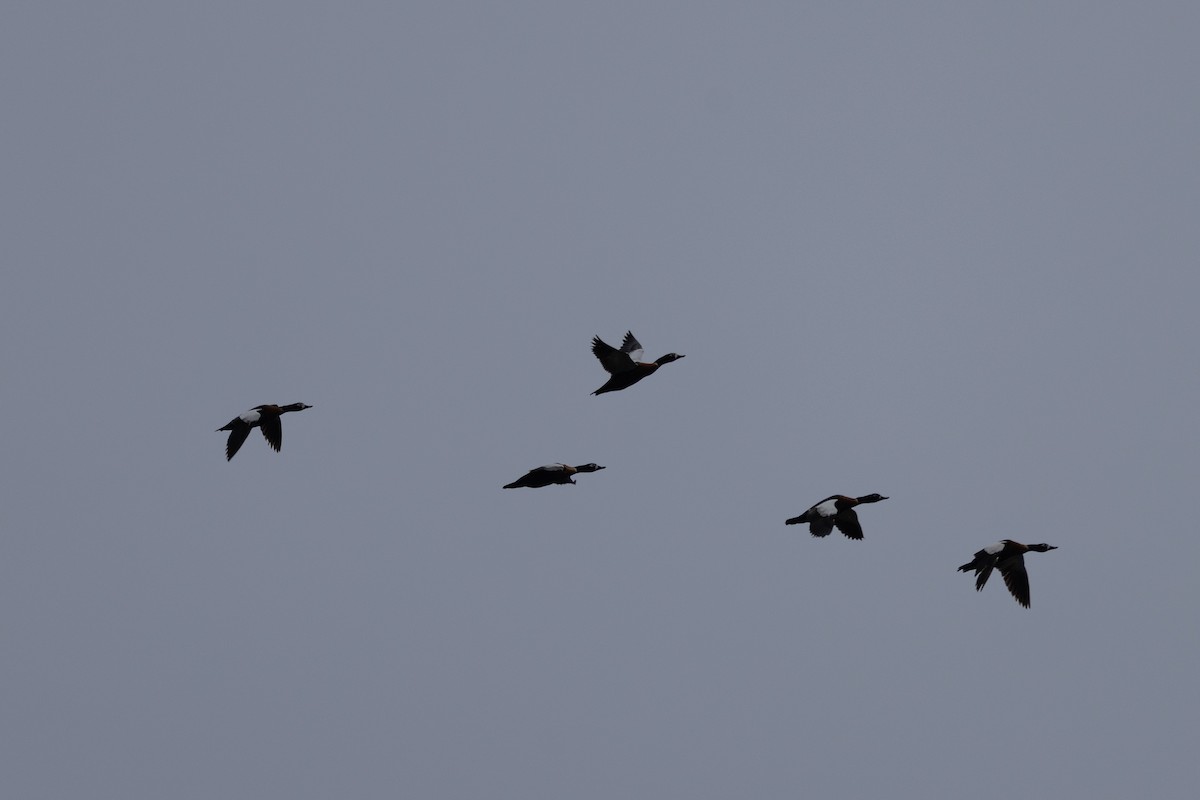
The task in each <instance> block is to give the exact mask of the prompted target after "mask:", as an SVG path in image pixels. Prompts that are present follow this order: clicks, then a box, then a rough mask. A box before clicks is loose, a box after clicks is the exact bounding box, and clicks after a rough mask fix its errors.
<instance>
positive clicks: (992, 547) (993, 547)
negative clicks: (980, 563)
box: [983, 542, 1004, 556]
mask: <svg viewBox="0 0 1200 800" xmlns="http://www.w3.org/2000/svg"><path fill="white" fill-rule="evenodd" d="M1003 549H1004V542H996V543H995V544H989V545H988V546H987V547H985V548H983V552H985V553H987V554H988V555H990V556H994V555H996V553H999V552H1000V551H1001V550H1003Z"/></svg>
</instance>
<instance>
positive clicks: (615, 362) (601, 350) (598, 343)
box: [592, 336, 636, 375]
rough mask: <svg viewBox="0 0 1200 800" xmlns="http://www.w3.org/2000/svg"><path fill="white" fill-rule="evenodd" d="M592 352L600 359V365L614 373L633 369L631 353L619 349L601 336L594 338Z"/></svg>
mask: <svg viewBox="0 0 1200 800" xmlns="http://www.w3.org/2000/svg"><path fill="white" fill-rule="evenodd" d="M635 344H636V342H635ZM592 353H593V354H594V355H595V356H596V358H597V359H599V360H600V366H602V367H604V369H605V370H606V371H607V372H609V373H610V374H612V375H616V374H617V373H619V372H628V371H629V370H631V369H633V359H632V358H630V357H629V353H626V352H624V351H622V350H618V349H617V348H615V347H613V346H612V345H610V344H608V343H607V342H605V341H604V340H603V339H601V338H600V337H599V336H597V337H595V338H594V339H592Z"/></svg>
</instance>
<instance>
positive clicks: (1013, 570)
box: [217, 331, 1058, 608]
mask: <svg viewBox="0 0 1200 800" xmlns="http://www.w3.org/2000/svg"><path fill="white" fill-rule="evenodd" d="M642 352H643V350H642V345H641V344H640V343H639V342H638V340H637V339H635V338H634V336H633V333H632V332H631V331H630V332H626V334H625V339H624V341H622V342H621V347H620V348H619V349H618V348H616V347H613V346H612V345H610V344H607V343H606V342H604V341H603V340H602V339H601V338H600V337H599V336H597V337H595V338H594V339H592V353H593V354H595V356H596V358H597V359H598V360H599V361H600V365H601V366H602V367H604V369H605V371H606V372H608V374H609V378H608V381H607V382H606V383H605V384H604V385H603V386H601V387H600V388H599V389H597V390H596V391H594V392H592V394H594V395H599V394H604V393H605V392H619V391H621V390H622V389H628V388H629V387H630V386H633V385H634V384H635V383H637V382H638V381H640V380H642V379H643V378H646V377H648V376H650V375H653V374H654V373H655V372H657V371H658V368H659V367H661V366H663V365H664V364H670V363H671V362H672V361H678V360H679V359H681V358H683V356H682V355H679V354H678V353H667V354H666V355H665V356H661V357H659V358H658V360H656V361H641V360H640V359H641V357H642ZM306 408H312V406H310V405H305V404H304V403H292V404H290V405H286V406H277V405H272V404H267V405H261V406H255V407H254V408H252V409H250V410H249V411H247V412H245V413H244V414H240V415H239V416H236V417H234V418H233V419H231V420H230V421H229V422H228V423H227V424H226V425H223V426H222V427H220V428H217V430H218V431H229V439H228V440H227V441H226V442H225V459H226V460H227V461H229V460H232V459H233V457H234V456H235V455H236V454H237V451H238V450H239V449H240V448H241V446H242V445H243V444H244V443H245V441H246V438H247V437H248V436H249V435H250V431H252V430H253V429H254V428H258V429H260V430H261V431H262V434H263V438H265V439H266V440H267V444H268V445H269V446H270V447H271V449H272V450H274V451H275V452H277V453H278V452H279V449H280V447H282V446H283V427H282V425H280V423H279V418H280V417H281V416H283V415H284V414H287V413H288V412H291V411H303V410H304V409H306ZM602 469H604V467H602V466H600V465H599V464H579V465H578V466H571V465H569V464H547V465H545V466H543V467H536V468H534V469H531V470H529V472H527V473H525V474H524V475H522V476H521V477H520V478H518V479H517V480H515V481H513V482H512V483H509V484H505V486H504V488H505V489H517V488H521V487H527V488H530V489H540V488H541V487H543V486H550V485H552V484H571V485H572V486H573V485H575V479H574V477H573V476H575V475H578V474H580V473H585V472H597V471H599V470H602ZM880 500H887V498H886V497H884V496H883V495H881V494H868V495H864V496H862V497H848V496H846V495H842V494H835V495H831V496H829V497H826V498H825V499H824V500H822V501H820V502H819V503H816V504H815V505H813V506H812V507H811V508H809V509H808V510H807V511H805V512H804V513H803V514H801V515H800V516H798V517H792V518H791V519H789V520H787V521H786V522H785V524H787V525H802V524H807V525H808V531H809V533H811V534H812V535H813V536H817V537H825V536H828V535H829V534H830V533H832V532H833V529H834V528H837V529H838V531H840V532H841V533H842V534H843V535H844V536H846V537H847V538H849V539H855V540H860V541H861V540H862V538H863V532H862V525H860V524H859V521H858V513H857V512H856V511H855V510H854V507H855V506H859V505H864V504H867V503H878V502H879V501H880ZM1057 549H1058V548H1056V547H1054V546H1052V545H1048V544H1021V543H1020V542H1014V541H1013V540H1012V539H1001V540H1000V541H999V542H997V543H996V544H992V545H988V546H987V547H985V548H983V549H982V550H980V551H979V552H977V553H976V554H975V558H974V559H972V560H971V561H970V562H969V563H966V564H963V565H962V566H961V567H959V568H958V571H959V572H970V571H971V570H974V571H975V590H976V591H980V590H982V589H983V586H984V584H985V583H987V580H988V578H989V577H990V576H991V574H992V572H993V570H1000V575H1001V577H1002V578H1004V585H1005V586H1007V587H1008V591H1009V592H1010V593H1011V594H1012V596H1013V597H1014V598H1016V601H1017V602H1018V603H1020V604H1021V605H1022V606H1024V607H1025V608H1029V574H1028V573H1027V572H1026V571H1025V554H1026V553H1029V552H1034V553H1045V552H1047V551H1049V550H1057Z"/></svg>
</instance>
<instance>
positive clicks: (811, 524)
mask: <svg viewBox="0 0 1200 800" xmlns="http://www.w3.org/2000/svg"><path fill="white" fill-rule="evenodd" d="M808 532H809V533H811V534H812V535H813V536H828V535H829V534H831V533H833V517H814V518H812V519H810V520H809V521H808Z"/></svg>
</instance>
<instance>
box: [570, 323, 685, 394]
mask: <svg viewBox="0 0 1200 800" xmlns="http://www.w3.org/2000/svg"><path fill="white" fill-rule="evenodd" d="M592 353H593V354H595V356H596V358H597V359H599V361H600V365H601V366H603V367H604V369H605V370H606V371H607V372H608V373H609V374H610V375H611V376H612V377H611V378H609V379H608V382H607V383H605V384H604V385H603V386H601V387H600V388H599V389H597V390H596V391H594V392H592V394H604V393H605V392H619V391H621V390H622V389H628V388H629V387H630V386H633V385H634V384H635V383H637V382H638V381H640V380H641V379H642V378H645V377H647V376H649V375H653V374H654V373H655V372H657V371H658V368H659V367H661V366H662V365H663V364H670V363H671V362H672V361H678V360H679V359H681V358H683V356H681V355H679V354H677V353H667V354H666V355H665V356H662V357H660V358H659V359H658V360H657V361H649V362H644V361H638V359H639V358H641V357H642V346H641V344H639V343H638V340H637V339H635V338H633V332H632V331H626V332H625V340H624V341H623V342H622V343H621V349H620V350H618V349H617V348H615V347H613V346H612V345H610V344H607V343H606V342H604V341H603V340H602V339H601V338H600V337H599V336H597V337H595V338H593V339H592Z"/></svg>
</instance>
